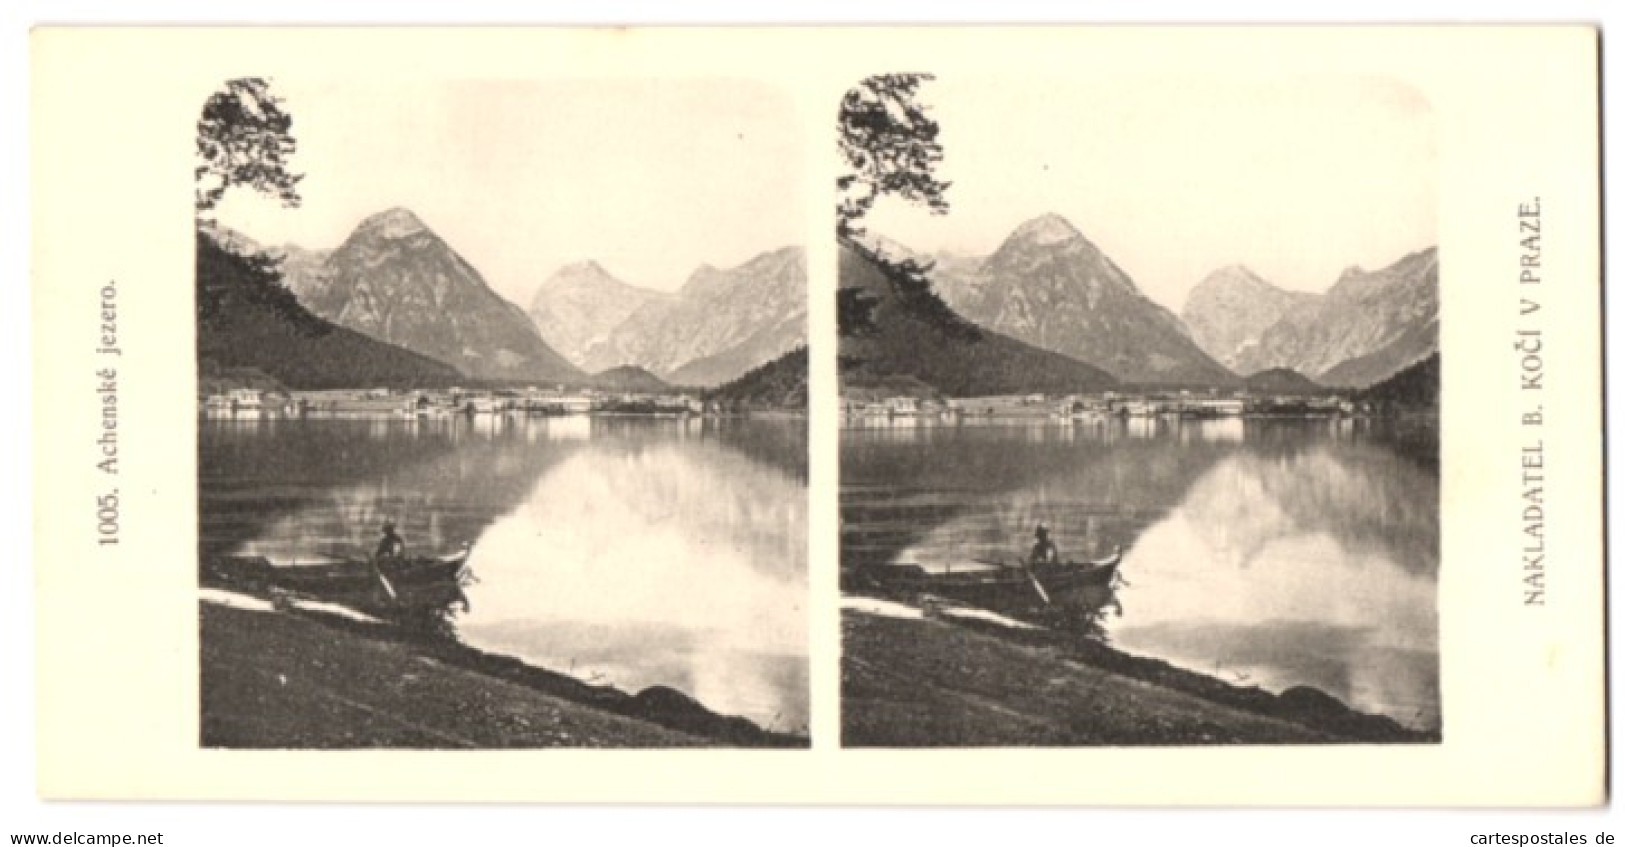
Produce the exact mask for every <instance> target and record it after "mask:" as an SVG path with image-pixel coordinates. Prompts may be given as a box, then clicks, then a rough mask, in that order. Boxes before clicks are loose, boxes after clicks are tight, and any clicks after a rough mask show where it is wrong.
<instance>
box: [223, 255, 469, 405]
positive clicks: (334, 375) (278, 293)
mask: <svg viewBox="0 0 1625 847" xmlns="http://www.w3.org/2000/svg"><path fill="white" fill-rule="evenodd" d="M196 286H197V307H198V311H197V357H198V377H199V384H200V385H213V386H214V387H216V388H227V387H235V386H242V385H259V386H261V387H264V381H265V380H273V381H275V383H276V384H277V385H279V386H281V387H285V388H339V387H356V386H369V387H370V386H389V387H407V386H444V385H453V384H455V383H457V382H458V381H461V380H462V374H460V373H458V372H457V371H456V370H455V369H453V368H452V367H451V366H449V365H446V364H444V363H442V362H437V361H434V360H432V359H429V358H427V357H424V356H420V355H418V354H416V353H412V352H411V351H408V350H404V349H401V348H400V347H396V346H394V345H391V344H386V343H384V342H381V341H376V340H374V339H372V338H368V337H367V336H365V335H362V334H361V333H359V332H355V331H353V330H349V329H345V328H344V327H340V326H335V325H334V324H332V323H331V322H329V321H326V320H323V319H322V318H320V317H317V316H316V315H313V314H311V313H310V311H309V310H307V309H305V307H304V306H302V305H300V303H299V301H298V300H297V299H296V298H295V297H294V295H293V293H292V292H290V291H289V290H288V289H287V288H286V287H284V286H283V284H282V280H281V278H280V272H279V271H278V270H277V268H276V265H275V263H274V262H272V261H271V260H270V259H269V258H268V257H264V256H263V254H262V253H261V251H260V248H259V246H258V245H257V244H255V243H254V242H253V241H252V240H250V239H248V238H246V237H244V236H242V235H240V234H237V233H234V232H231V231H230V230H227V229H224V228H217V229H215V230H212V231H206V232H199V233H198V236H197V277H196Z"/></svg>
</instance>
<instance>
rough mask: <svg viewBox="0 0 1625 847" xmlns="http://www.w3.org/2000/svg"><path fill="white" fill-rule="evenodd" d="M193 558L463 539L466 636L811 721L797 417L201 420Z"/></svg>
mask: <svg viewBox="0 0 1625 847" xmlns="http://www.w3.org/2000/svg"><path fill="white" fill-rule="evenodd" d="M198 441H199V500H200V506H199V514H200V521H199V522H200V528H199V529H200V538H201V547H202V553H203V554H204V555H212V554H217V553H241V554H253V555H263V556H265V557H267V558H268V559H270V560H271V561H272V562H273V563H276V564H284V565H287V564H290V563H293V562H295V561H312V560H316V559H319V558H320V557H321V556H322V555H323V554H324V553H328V552H338V553H342V554H347V555H360V556H363V557H364V556H366V555H368V554H369V553H370V552H371V551H372V549H373V547H374V546H375V545H376V544H377V542H378V539H379V537H380V534H379V532H380V527H381V526H382V524H383V522H384V521H385V520H391V521H393V522H394V523H395V524H396V525H397V527H398V529H399V532H400V534H401V535H402V536H403V538H404V539H405V541H406V544H407V548H408V552H409V553H410V554H412V555H419V554H430V553H441V552H450V551H453V550H455V549H457V548H458V547H460V546H461V545H462V544H463V543H465V542H470V543H472V544H473V545H474V546H473V553H472V556H471V557H470V560H469V567H470V569H471V570H472V572H473V574H474V577H475V578H476V580H477V581H476V582H474V583H473V584H471V585H469V586H468V587H467V588H466V589H465V593H466V595H467V598H468V600H469V605H470V609H469V610H468V611H467V612H466V613H465V612H458V613H456V614H455V616H454V617H453V619H452V623H453V626H454V627H455V631H456V634H457V637H458V638H459V639H460V640H461V641H462V642H464V643H465V644H468V645H469V646H472V647H476V648H479V649H482V650H486V651H489V652H492V653H497V654H505V655H512V656H516V657H518V658H520V659H522V660H524V661H526V662H529V663H532V664H535V665H539V666H542V667H545V668H548V669H551V670H554V671H558V672H561V673H567V674H570V675H573V676H575V677H578V678H580V679H583V680H587V681H591V682H594V683H599V684H605V685H613V686H615V687H617V688H620V689H621V690H623V691H627V692H629V693H636V692H638V691H639V690H642V689H643V688H646V687H648V686H651V685H664V686H669V687H671V688H674V689H677V690H678V691H681V692H683V693H685V694H687V695H689V696H691V697H693V698H695V699H697V700H699V701H700V702H701V703H703V704H705V705H706V706H707V707H709V708H710V709H712V710H714V711H716V712H719V713H722V714H732V715H741V716H743V717H746V718H748V719H750V720H752V721H753V722H755V723H757V724H758V725H760V726H762V727H764V728H767V729H773V730H779V731H789V732H800V733H805V732H806V728H807V708H808V706H807V703H808V690H807V686H808V682H807V598H806V594H807V554H806V550H807V458H806V456H807V436H806V421H805V420H804V419H799V418H796V419H791V418H783V419H764V418H751V419H745V418H724V419H716V418H699V417H688V418H680V419H679V418H648V417H609V416H590V417H589V416H585V415H583V416H571V417H529V418H527V417H522V416H505V415H477V416H472V417H469V416H463V415H458V416H448V417H443V418H424V419H406V418H401V417H394V416H389V417H384V416H379V417H373V418H316V417H310V418H304V419H279V418H264V419H242V418H226V419H217V418H205V419H202V420H200V422H199V433H198Z"/></svg>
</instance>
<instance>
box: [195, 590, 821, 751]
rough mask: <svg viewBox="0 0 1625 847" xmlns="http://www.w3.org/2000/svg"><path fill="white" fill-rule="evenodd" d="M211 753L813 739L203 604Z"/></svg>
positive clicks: (409, 640) (323, 619) (342, 624)
mask: <svg viewBox="0 0 1625 847" xmlns="http://www.w3.org/2000/svg"><path fill="white" fill-rule="evenodd" d="M199 606H200V609H199V626H200V631H199V640H200V645H201V647H200V650H201V663H202V675H201V676H202V678H201V680H200V682H201V698H202V702H201V704H200V705H201V716H202V718H201V724H202V725H201V728H200V733H201V742H202V744H203V746H205V747H234V748H290V749H312V748H315V749H342V748H367V747H393V748H411V749H458V748H470V749H491V748H528V747H634V748H636V747H643V748H649V747H697V746H730V747H805V746H807V739H806V738H802V737H799V736H792V735H784V734H780V733H773V732H768V731H765V730H763V729H761V728H759V727H757V726H756V725H755V724H752V723H751V722H749V721H747V720H745V719H743V718H738V717H728V716H723V715H718V714H716V713H714V712H711V711H710V710H709V709H706V708H705V706H704V705H702V704H700V703H699V702H697V701H695V700H694V699H692V698H690V697H688V696H687V695H685V694H683V693H681V692H678V691H675V690H673V689H670V688H664V687H654V688H649V689H645V690H644V691H642V692H639V693H637V694H629V693H627V692H624V691H620V690H618V689H614V688H609V687H604V686H594V685H588V684H586V683H583V682H581V681H579V680H576V679H573V678H571V677H567V676H564V675H562V674H558V673H554V672H552V671H548V670H545V669H542V668H536V667H532V666H529V665H526V664H524V663H522V662H520V661H519V660H517V659H513V658H510V657H506V656H495V655H492V654H489V653H484V652H481V651H478V650H475V649H473V648H469V647H465V646H463V645H460V644H456V643H452V642H435V641H423V640H421V639H416V638H413V637H409V636H407V635H405V634H403V633H401V632H399V631H398V630H396V629H395V628H394V627H391V626H388V625H383V624H376V623H366V622H362V621H354V620H348V619H345V618H342V617H337V616H333V615H326V614H320V613H315V612H305V611H298V610H291V611H281V610H279V611H259V610H251V609H239V608H231V607H228V606H223V605H219V604H216V603H211V602H202V603H200V604H199Z"/></svg>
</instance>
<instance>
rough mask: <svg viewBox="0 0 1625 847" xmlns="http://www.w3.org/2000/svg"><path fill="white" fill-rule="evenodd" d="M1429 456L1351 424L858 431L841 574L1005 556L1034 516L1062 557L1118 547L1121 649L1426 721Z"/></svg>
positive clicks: (1430, 693) (1434, 500)
mask: <svg viewBox="0 0 1625 847" xmlns="http://www.w3.org/2000/svg"><path fill="white" fill-rule="evenodd" d="M1433 443H1434V444H1436V440H1435V441H1434V442H1433ZM1425 454H1426V447H1425V445H1424V447H1423V448H1421V449H1417V448H1416V446H1415V445H1414V444H1410V443H1407V441H1406V440H1405V438H1403V437H1401V436H1399V435H1396V434H1395V433H1394V432H1392V431H1390V429H1389V428H1388V427H1386V425H1384V424H1382V423H1380V422H1370V421H1350V420H1314V421H1304V420H1276V421H1268V420H1245V421H1243V420H1240V419H1229V420H1215V421H1179V420H1163V419H1154V418H1152V419H1129V420H1126V421H1119V420H1114V419H1098V420H1088V419H1084V420H1079V421H1076V422H1056V421H1046V420H1033V421H1030V422H1019V421H1009V420H1005V421H998V422H994V421H986V420H983V421H976V420H974V419H972V420H967V421H966V422H964V423H962V424H958V425H955V424H953V423H930V422H921V423H916V424H915V425H913V426H912V427H892V426H874V425H868V426H856V427H851V428H848V429H846V430H843V432H842V452H841V455H842V500H841V514H842V527H841V531H842V539H841V550H842V566H843V568H852V567H857V566H861V565H884V564H905V563H912V564H919V565H921V566H923V567H926V568H928V569H931V568H942V567H946V566H948V565H952V564H964V563H966V562H970V561H973V560H975V559H986V560H1002V561H1010V560H1012V559H1014V558H1015V557H1017V556H1020V555H1022V554H1023V553H1024V552H1025V550H1026V549H1027V547H1028V546H1029V545H1030V544H1031V543H1032V532H1033V528H1034V526H1035V525H1036V524H1038V523H1039V522H1044V523H1046V524H1048V525H1049V526H1050V527H1051V528H1052V533H1053V535H1054V537H1055V540H1056V542H1057V544H1058V545H1059V546H1060V548H1061V551H1062V553H1063V555H1066V556H1069V557H1071V558H1074V559H1082V558H1092V557H1098V556H1102V555H1105V554H1106V553H1108V552H1110V551H1111V549H1112V548H1114V547H1118V546H1120V547H1122V549H1123V551H1124V558H1123V564H1122V574H1123V576H1124V578H1125V579H1126V580H1127V584H1126V585H1124V586H1122V587H1121V588H1120V589H1119V591H1118V595H1117V599H1118V600H1119V601H1120V602H1121V604H1122V607H1123V609H1122V615H1121V617H1120V618H1117V617H1108V618H1107V619H1106V620H1105V624H1106V627H1107V630H1108V635H1109V638H1110V640H1111V641H1112V643H1113V644H1115V645H1116V646H1118V647H1120V648H1122V649H1124V650H1127V651H1129V652H1131V653H1139V654H1143V655H1150V656H1156V657H1159V658H1164V659H1167V660H1169V661H1171V662H1174V663H1175V664H1178V665H1182V666H1184V667H1188V668H1191V669H1193V670H1198V671H1203V672H1207V673H1212V674H1215V675H1217V676H1219V677H1221V678H1223V679H1226V680H1227V681H1231V682H1235V683H1238V684H1243V685H1258V686H1261V687H1264V688H1266V689H1269V690H1273V691H1281V690H1284V689H1286V688H1289V687H1292V686H1294V685H1313V686H1315V687H1317V688H1320V689H1322V690H1324V691H1326V692H1327V693H1330V694H1332V695H1333V696H1336V697H1338V698H1339V699H1342V700H1344V701H1345V702H1347V703H1349V704H1350V705H1351V706H1353V707H1355V708H1357V709H1361V710H1363V711H1371V712H1379V713H1382V714H1387V715H1389V716H1391V717H1393V718H1395V719H1396V720H1399V721H1401V722H1402V723H1405V724H1407V725H1410V726H1414V727H1418V728H1430V729H1431V728H1437V727H1438V719H1439V711H1438V709H1439V705H1438V701H1439V693H1438V611H1437V609H1438V600H1437V593H1438V567H1439V482H1438V473H1437V464H1436V460H1435V462H1434V463H1431V464H1430V463H1429V462H1428V461H1427V458H1426V455H1425ZM1419 455H1420V458H1419ZM945 457H951V460H946V461H945V460H944V459H945Z"/></svg>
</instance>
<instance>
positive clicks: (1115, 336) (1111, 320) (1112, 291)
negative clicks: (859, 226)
mask: <svg viewBox="0 0 1625 847" xmlns="http://www.w3.org/2000/svg"><path fill="white" fill-rule="evenodd" d="M932 258H933V259H934V260H935V261H936V263H937V266H938V267H937V268H936V269H934V276H935V277H936V278H938V279H940V280H941V281H942V282H941V285H939V286H938V291H939V293H940V294H941V295H942V297H943V300H944V301H945V302H946V303H947V304H948V305H949V306H950V307H952V308H953V309H954V310H955V311H956V312H958V313H959V314H961V315H963V316H964V317H965V318H967V319H969V320H970V321H971V322H973V323H975V324H977V325H978V326H982V327H986V328H988V329H991V330H994V331H996V332H999V333H1001V334H1004V335H1008V336H1010V337H1011V338H1014V339H1017V340H1019V341H1025V342H1027V343H1028V344H1032V345H1034V346H1036V347H1040V348H1043V349H1045V350H1051V351H1054V352H1057V353H1061V354H1063V355H1065V356H1068V357H1070V358H1073V359H1077V360H1078V361H1082V362H1087V363H1089V364H1091V365H1094V366H1096V367H1098V368H1102V369H1104V370H1106V371H1107V372H1109V373H1111V374H1112V375H1114V376H1116V377H1117V378H1118V379H1120V380H1122V381H1124V382H1129V383H1145V384H1190V385H1230V384H1234V383H1235V382H1236V378H1235V375H1234V374H1232V373H1230V371H1228V370H1227V369H1226V368H1225V367H1224V366H1223V365H1221V364H1219V363H1218V362H1216V361H1214V360H1213V358H1212V357H1211V356H1209V355H1208V354H1207V353H1206V352H1204V351H1203V350H1202V348H1201V347H1199V346H1197V344H1196V342H1195V341H1193V340H1192V339H1191V337H1190V336H1189V335H1188V334H1187V332H1186V330H1185V327H1184V325H1183V324H1182V323H1181V322H1180V320H1179V318H1177V317H1175V316H1174V314H1173V313H1172V312H1169V311H1168V310H1167V309H1165V308H1163V307H1162V306H1160V305H1158V304H1157V303H1155V302H1153V301H1152V300H1150V299H1149V298H1147V297H1146V296H1145V295H1144V294H1142V293H1140V291H1139V289H1138V288H1137V287H1136V286H1135V285H1134V281H1133V280H1132V279H1130V278H1129V276H1128V275H1127V274H1126V273H1124V272H1123V270H1122V269H1121V268H1119V267H1118V266H1117V265H1116V264H1115V263H1113V262H1112V260H1111V259H1110V258H1108V257H1107V256H1106V255H1105V254H1103V253H1102V252H1101V251H1100V249H1099V248H1097V247H1096V246H1095V245H1094V244H1092V243H1090V242H1089V240H1088V239H1087V238H1085V237H1084V236H1083V234H1082V233H1080V232H1078V230H1077V229H1076V228H1075V227H1073V226H1072V224H1071V223H1069V222H1068V221H1067V220H1066V219H1064V218H1062V217H1060V216H1059V215H1053V214H1050V215H1044V216H1042V217H1039V218H1035V219H1033V220H1030V221H1028V222H1026V223H1024V224H1022V225H1021V226H1019V227H1017V228H1016V230H1015V231H1014V232H1012V233H1011V234H1010V236H1009V237H1008V238H1006V239H1005V241H1004V243H1003V244H1002V245H1000V247H999V249H998V250H996V251H994V253H993V255H991V256H988V257H987V258H985V259H983V260H981V261H980V262H979V263H973V262H972V261H971V260H968V259H965V258H963V257H953V256H937V257H932Z"/></svg>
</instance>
